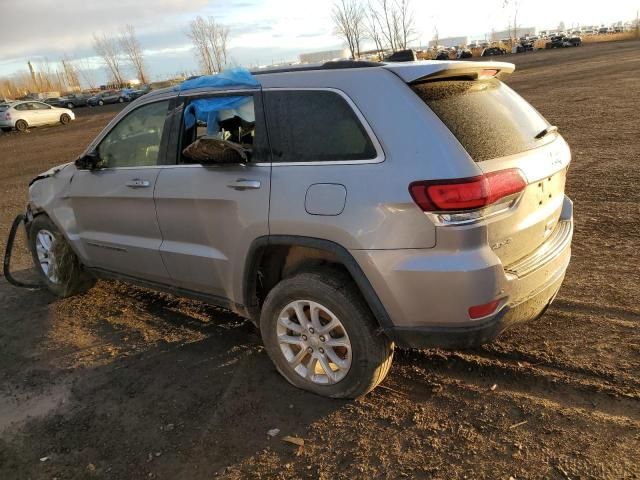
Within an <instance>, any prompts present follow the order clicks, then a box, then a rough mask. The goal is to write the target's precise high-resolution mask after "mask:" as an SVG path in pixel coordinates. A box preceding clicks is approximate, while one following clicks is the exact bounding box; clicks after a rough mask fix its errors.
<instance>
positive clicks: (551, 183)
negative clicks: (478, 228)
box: [478, 135, 571, 266]
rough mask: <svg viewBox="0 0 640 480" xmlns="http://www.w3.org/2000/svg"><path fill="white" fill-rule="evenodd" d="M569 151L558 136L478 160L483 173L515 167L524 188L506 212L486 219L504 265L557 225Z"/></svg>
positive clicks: (536, 244) (538, 242)
mask: <svg viewBox="0 0 640 480" xmlns="http://www.w3.org/2000/svg"><path fill="white" fill-rule="evenodd" d="M570 160H571V154H570V152H569V148H568V146H567V144H566V142H565V141H564V140H563V139H562V137H560V136H559V135H558V136H557V138H556V141H554V142H552V143H550V144H548V145H546V146H544V147H541V148H538V149H535V150H530V151H528V152H524V153H522V154H518V155H513V156H510V157H504V158H499V159H494V160H487V161H484V162H480V163H479V164H478V166H479V167H480V169H481V170H482V171H483V172H484V173H488V172H492V171H496V170H503V169H505V168H519V169H520V170H521V171H522V172H523V173H524V175H525V177H526V180H527V183H528V185H527V187H526V188H525V190H524V192H523V193H522V196H521V197H520V198H519V200H518V202H517V203H516V205H514V206H513V207H512V208H511V209H510V210H509V211H508V212H506V213H505V214H503V215H497V216H495V217H491V218H489V219H488V220H487V226H488V227H487V230H488V236H489V245H490V246H491V249H492V250H493V251H494V252H495V253H496V255H497V256H498V257H499V258H500V260H501V261H502V264H503V265H505V266H508V265H510V264H511V263H513V262H515V261H517V260H519V259H520V258H522V257H524V256H526V255H528V254H529V253H531V252H533V251H534V250H536V249H537V248H538V247H540V245H542V244H543V243H544V242H545V241H546V240H547V239H549V238H550V237H551V236H552V234H553V232H554V230H555V229H556V227H557V224H558V219H559V218H560V213H561V210H562V205H563V202H564V188H565V181H566V176H567V169H568V166H569V162H570Z"/></svg>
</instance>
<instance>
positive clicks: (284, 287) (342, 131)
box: [26, 61, 573, 398]
mask: <svg viewBox="0 0 640 480" xmlns="http://www.w3.org/2000/svg"><path fill="white" fill-rule="evenodd" d="M514 68H515V67H514V66H513V65H512V64H509V63H502V62H488V61H487V62H451V61H449V62H445V61H441V62H436V61H425V62H419V63H372V62H360V63H358V62H353V61H350V62H330V63H329V64H325V65H322V66H313V67H309V66H304V67H301V68H295V67H286V68H282V69H272V70H262V71H259V72H256V73H255V75H254V77H253V79H255V86H254V87H249V86H247V84H249V85H250V84H252V83H253V81H252V82H248V81H247V82H246V83H244V84H243V86H241V87H240V88H236V89H234V94H233V95H234V96H235V97H240V98H232V99H230V98H229V96H228V93H226V92H227V91H228V88H229V85H228V83H227V84H225V86H224V87H217V88H216V87H212V86H209V87H207V86H203V83H199V85H200V87H199V89H198V91H197V95H194V94H193V92H194V91H193V90H191V89H190V87H189V86H188V84H183V87H181V88H179V89H175V88H168V89H163V90H156V91H154V92H151V93H149V94H148V95H145V96H144V97H143V98H140V99H138V100H136V101H135V102H132V103H131V104H130V105H128V106H127V107H126V108H125V109H124V110H122V111H121V112H119V114H118V115H117V116H116V117H115V118H114V119H113V120H112V121H111V123H110V124H109V125H108V126H107V128H105V129H104V130H103V131H102V132H101V133H100V134H99V135H98V137H97V138H96V139H95V140H93V141H92V142H91V143H90V144H89V146H88V147H87V149H86V150H85V152H84V153H83V154H82V155H81V156H80V158H78V159H77V160H76V162H75V163H69V164H66V165H63V166H60V167H57V168H55V169H52V170H50V171H49V172H45V173H44V174H42V175H39V176H38V177H37V178H36V179H35V180H34V181H32V183H31V186H30V188H29V202H28V206H27V214H26V217H27V219H28V223H27V228H28V232H29V234H28V241H29V245H30V247H31V251H32V255H33V259H34V262H35V264H36V266H37V268H38V271H39V274H40V276H41V277H42V280H43V282H45V283H46V285H47V286H48V288H49V289H50V290H51V291H52V292H53V293H56V294H58V295H60V296H68V295H72V294H75V293H79V292H81V291H84V290H86V289H87V288H90V287H91V285H92V284H93V282H94V278H96V277H99V278H112V279H118V280H122V281H126V282H131V283H137V284H140V285H144V286H145V287H148V288H155V289H158V290H162V291H169V292H173V293H175V294H178V295H183V296H188V297H192V298H197V299H200V300H204V301H207V302H210V303H212V304H215V305H221V306H224V307H225V308H228V309H231V310H233V311H235V312H237V313H238V314H239V315H242V316H244V317H246V318H250V319H252V320H253V321H254V322H255V323H256V324H258V325H259V326H260V331H261V334H262V340H263V342H264V344H265V347H266V351H267V353H268V355H269V356H270V358H271V359H272V360H273V362H274V363H275V365H276V368H277V369H278V371H279V372H280V373H281V374H282V375H283V376H284V377H285V378H286V379H287V380H288V381H289V382H291V383H292V384H293V385H295V386H297V387H299V388H302V389H306V390H309V391H311V392H314V393H317V394H320V395H325V396H328V397H334V398H352V397H357V396H360V395H363V394H365V393H367V392H368V391H370V390H371V389H373V388H374V387H375V386H376V385H377V384H378V383H380V382H381V381H382V380H383V379H384V377H385V376H386V374H387V372H388V371H389V368H390V365H391V361H392V357H393V351H394V348H393V346H394V343H395V344H397V345H399V346H401V347H403V348H426V347H429V346H437V347H447V348H450V347H470V346H474V345H480V344H482V343H485V342H488V341H491V340H492V339H494V338H495V337H496V336H497V335H498V334H499V333H500V332H501V331H502V330H503V329H504V328H505V327H506V326H507V325H510V324H512V323H514V322H519V321H525V320H530V319H533V318H536V317H538V316H539V315H541V314H542V313H543V312H544V311H545V309H546V308H547V306H548V305H549V304H550V303H551V302H552V300H553V299H554V298H555V295H556V293H557V292H558V289H559V288H560V285H561V283H562V280H563V278H564V274H565V270H566V268H567V265H568V262H569V258H570V249H571V238H572V232H573V210H572V202H571V200H570V199H569V198H568V197H566V196H565V194H564V188H565V179H566V174H567V169H568V166H569V162H570V158H571V157H570V151H569V147H568V146H567V144H566V142H565V141H564V140H563V138H562V137H561V136H560V135H559V133H558V132H557V129H556V128H555V127H553V126H551V125H550V124H549V123H548V122H547V121H546V120H545V119H544V118H543V117H542V116H541V115H540V114H539V113H538V112H537V111H536V110H535V109H534V108H533V107H532V106H531V105H530V104H529V103H527V102H526V101H525V100H524V99H523V98H521V97H520V96H519V95H518V94H517V93H515V92H514V91H513V90H512V89H510V88H509V87H508V86H506V85H505V84H504V83H502V82H501V81H500V80H499V79H497V78H496V77H495V75H496V74H497V73H501V74H508V73H510V72H512V71H513V70H514ZM195 83H197V84H198V82H197V81H196V82H195ZM381 98H384V99H385V104H384V108H380V99H381ZM216 112H217V113H216ZM407 112H410V113H411V114H410V115H408V114H407ZM211 113H215V115H211ZM214 118H215V120H213V119H214ZM208 119H211V121H210V122H209V120H208ZM496 125H499V126H500V128H495V126H496ZM485 127H486V128H485ZM399 132H401V135H400V134H399ZM267 138H268V139H269V141H268V142H267ZM382 145H384V149H383V147H382ZM443 158H446V162H443V161H442V159H443ZM216 165H217V166H220V168H211V166H216ZM167 167H171V168H167ZM363 179H366V180H367V181H366V182H363ZM58 242H65V243H66V244H67V245H68V247H70V249H71V250H72V251H73V252H75V256H76V257H77V261H78V262H79V264H80V266H79V267H78V268H75V269H73V270H67V275H68V276H67V277H65V278H64V279H62V278H59V277H58V271H59V270H57V269H56V268H54V267H53V266H52V265H56V263H55V257H54V260H53V261H52V255H53V254H54V253H55V252H56V251H58V250H57V248H58V247H59V246H60V245H59V244H58ZM63 245H64V244H63ZM60 248H62V247H60ZM66 258H73V255H67V256H66Z"/></svg>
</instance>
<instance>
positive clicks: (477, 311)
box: [469, 299, 502, 319]
mask: <svg viewBox="0 0 640 480" xmlns="http://www.w3.org/2000/svg"><path fill="white" fill-rule="evenodd" d="M501 301H502V300H501V299H498V300H494V301H492V302H489V303H485V304H484V305H476V306H475V307H471V308H470V309H469V317H470V318H474V319H475V318H482V317H486V316H487V315H491V314H492V313H493V312H495V311H496V308H498V305H500V302H501Z"/></svg>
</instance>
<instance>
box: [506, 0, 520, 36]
mask: <svg viewBox="0 0 640 480" xmlns="http://www.w3.org/2000/svg"><path fill="white" fill-rule="evenodd" d="M502 8H505V9H508V8H512V9H513V34H511V33H509V36H510V37H511V38H515V39H516V40H517V39H518V10H519V8H520V0H503V2H502ZM509 25H511V22H509ZM509 31H511V28H509Z"/></svg>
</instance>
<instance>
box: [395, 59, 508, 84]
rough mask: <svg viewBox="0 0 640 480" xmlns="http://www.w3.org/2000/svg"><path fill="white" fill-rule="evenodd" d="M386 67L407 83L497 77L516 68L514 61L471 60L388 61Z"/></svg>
mask: <svg viewBox="0 0 640 480" xmlns="http://www.w3.org/2000/svg"><path fill="white" fill-rule="evenodd" d="M384 68H386V69H387V70H389V71H391V72H393V73H395V74H396V75H397V76H398V77H400V78H401V79H402V80H403V81H404V82H405V83H420V82H427V81H432V80H443V79H446V78H458V79H460V78H464V79H468V80H478V79H481V78H491V77H495V76H496V75H498V74H500V73H506V74H509V73H511V72H513V71H514V70H515V69H516V66H515V65H514V64H513V63H506V62H469V61H461V62H456V61H449V62H447V61H437V62H436V61H423V62H406V63H387V64H384Z"/></svg>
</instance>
